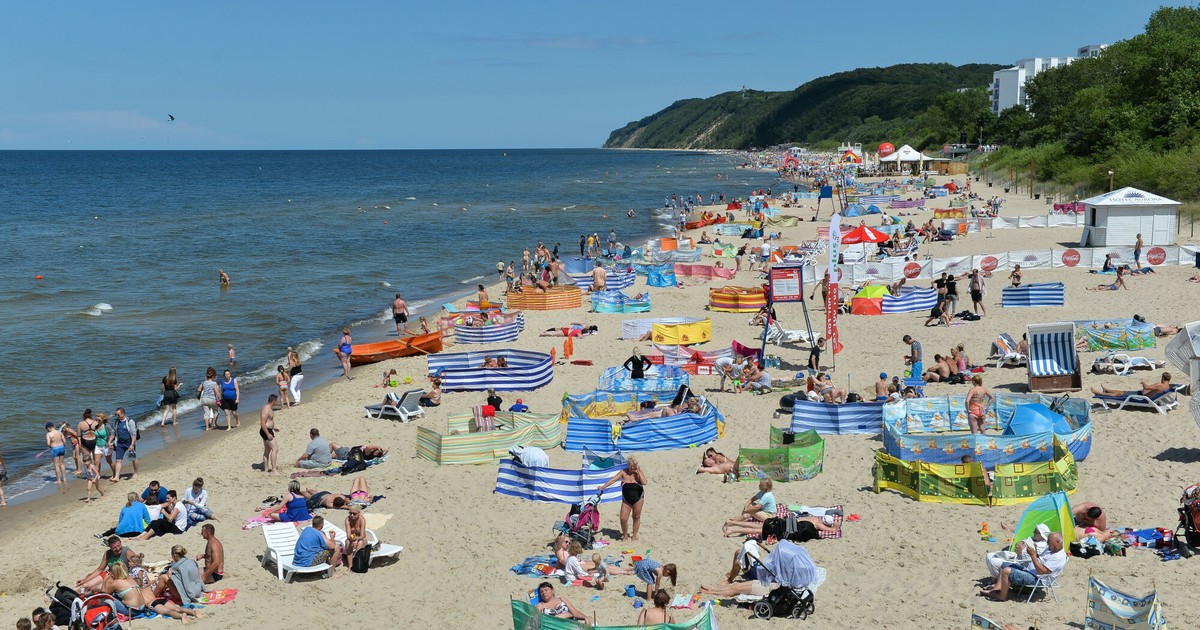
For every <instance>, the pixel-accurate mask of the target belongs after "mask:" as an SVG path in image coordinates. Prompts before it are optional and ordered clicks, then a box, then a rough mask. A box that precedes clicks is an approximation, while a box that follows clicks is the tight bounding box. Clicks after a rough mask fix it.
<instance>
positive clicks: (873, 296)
mask: <svg viewBox="0 0 1200 630" xmlns="http://www.w3.org/2000/svg"><path fill="white" fill-rule="evenodd" d="M885 295H887V287H885V286H883V285H879V284H868V285H867V286H865V287H863V288H862V289H859V291H858V293H855V294H854V297H852V298H850V314H851V315H882V314H883V296H885Z"/></svg>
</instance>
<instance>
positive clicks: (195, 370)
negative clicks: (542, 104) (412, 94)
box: [0, 149, 774, 500]
mask: <svg viewBox="0 0 1200 630" xmlns="http://www.w3.org/2000/svg"><path fill="white" fill-rule="evenodd" d="M733 160H734V158H733V157H731V156H718V155H705V154H697V153H683V152H641V151H605V150H598V149H578V150H576V149H563V150H523V151H498V150H480V151H236V152H234V151H230V152H223V151H206V152H189V151H178V152H152V151H122V152H105V151H89V152H55V151H7V152H0V220H3V225H4V226H5V227H6V228H7V229H5V230H4V231H3V232H2V233H0V265H2V266H3V268H4V269H5V270H6V273H5V274H3V275H2V276H0V312H2V313H3V314H4V317H2V318H0V334H2V335H3V337H4V338H6V339H8V340H9V342H8V343H7V344H4V345H3V346H0V366H2V369H3V373H4V375H5V376H4V378H3V379H0V455H3V456H4V458H5V460H6V461H7V463H8V466H9V469H10V475H11V477H12V480H11V481H10V482H9V484H8V485H7V486H6V492H7V494H8V495H9V497H10V500H11V498H12V497H14V496H18V495H21V494H23V493H28V492H33V491H35V490H37V489H39V488H40V487H42V486H44V485H45V483H46V480H47V479H50V480H51V481H52V480H53V477H52V472H50V471H49V468H48V462H47V461H46V460H45V458H42V459H35V455H36V454H38V453H39V452H41V451H42V450H44V448H45V447H44V441H45V438H44V429H43V428H42V425H43V424H44V423H45V422H47V421H55V422H62V421H70V422H71V423H72V424H76V423H78V421H79V418H80V414H81V412H82V410H83V409H84V408H92V409H94V410H96V411H103V412H105V413H109V412H111V410H113V409H114V408H116V407H118V406H124V407H125V408H126V410H127V411H128V413H129V414H130V415H131V416H133V417H135V418H137V419H138V420H139V422H140V423H141V424H142V426H144V427H150V426H151V425H155V426H157V411H156V409H155V405H156V400H157V398H158V395H159V387H160V381H161V379H162V377H163V376H164V375H165V374H166V371H167V368H169V367H171V366H175V367H177V368H178V371H179V376H180V380H181V381H182V382H183V388H182V390H181V393H182V394H183V396H182V401H181V404H180V407H179V409H180V411H181V412H183V411H185V410H192V409H194V408H195V406H196V402H197V401H196V400H195V395H194V391H195V387H196V385H197V384H198V383H199V382H200V381H201V380H202V379H203V373H204V369H205V368H206V367H208V366H213V367H215V368H217V369H218V370H220V369H222V368H223V367H224V366H225V364H226V363H227V354H226V344H228V343H232V344H234V346H235V348H236V352H237V359H238V368H239V369H240V374H239V375H238V377H239V380H240V382H241V384H242V387H243V392H244V393H243V397H242V399H243V403H242V407H243V409H244V410H249V413H250V414H253V410H254V409H257V406H258V404H257V403H250V402H249V401H256V400H260V399H261V398H262V397H263V396H265V394H266V392H267V391H268V389H269V388H273V383H271V381H270V380H269V379H271V378H272V377H273V374H274V366H275V365H277V364H279V363H282V362H283V357H284V356H285V351H286V348H287V346H289V345H290V346H293V347H295V348H296V349H297V351H299V352H300V353H301V356H302V357H303V358H304V360H305V362H306V363H305V384H304V387H305V388H308V387H312V386H314V385H316V384H317V383H318V382H320V381H321V380H324V379H327V378H329V375H331V374H334V373H336V372H337V369H336V367H335V363H336V362H335V361H334V359H333V356H332V354H331V353H330V352H329V351H328V349H327V348H328V346H329V345H330V344H332V343H334V342H335V341H336V338H337V334H338V331H339V330H340V328H341V327H342V326H345V325H350V326H352V327H353V328H354V335H355V337H356V341H357V342H368V341H376V340H379V339H380V338H381V337H383V336H384V335H385V334H386V331H387V330H388V329H389V328H390V317H385V311H386V310H387V308H388V305H389V304H390V301H391V298H392V296H393V294H394V293H395V292H397V291H401V292H403V293H404V295H405V297H406V298H407V299H408V300H409V305H410V307H411V308H412V309H413V310H414V311H421V312H429V311H432V310H433V309H435V308H436V307H437V305H440V304H441V303H442V302H444V301H447V300H448V299H452V298H454V297H458V296H461V295H463V294H465V293H467V292H468V291H469V290H470V289H472V288H473V285H474V284H476V283H480V282H484V283H488V284H491V283H492V282H493V281H494V279H495V277H496V273H495V264H496V261H497V260H499V259H500V258H501V257H502V258H504V259H506V260H517V261H519V260H520V256H521V249H522V248H523V247H526V246H528V247H531V248H532V246H533V245H534V244H535V243H536V241H537V240H538V239H541V240H543V241H544V242H545V243H546V244H547V245H548V246H553V244H554V243H555V242H561V243H562V251H563V252H564V254H566V255H570V254H571V253H572V252H577V251H578V241H579V235H580V234H583V233H587V232H596V233H599V234H600V235H602V236H606V235H607V233H608V230H609V229H610V228H615V229H616V231H617V234H618V237H619V238H620V239H621V240H622V241H630V242H631V243H633V244H634V245H635V246H636V244H638V243H641V242H643V241H645V239H646V238H647V237H649V236H651V235H656V234H660V233H662V232H663V230H664V229H665V228H668V227H669V226H670V225H671V219H670V217H669V216H666V215H664V214H663V213H661V212H651V211H650V210H652V209H660V208H661V207H662V205H663V200H664V198H667V197H669V196H670V195H671V194H672V193H678V194H689V195H695V194H697V193H699V194H702V195H703V196H704V198H705V199H706V200H707V198H708V196H709V194H710V193H712V192H717V193H725V194H726V195H736V194H744V192H745V191H746V190H747V189H748V188H749V187H751V186H769V185H771V183H772V182H773V181H774V179H773V178H772V177H770V176H769V175H768V174H763V173H757V172H752V171H743V170H735V169H734V168H733ZM718 173H723V174H725V175H727V176H729V178H730V179H728V180H722V181H717V180H715V177H714V176H715V175H716V174H718ZM629 208H636V209H638V216H637V218H635V219H629V218H627V217H626V215H625V213H626V210H627V209H629ZM604 215H607V216H608V217H609V218H607V219H606V218H603V217H604ZM218 269H224V270H225V271H226V273H228V274H229V275H230V277H231V278H232V285H231V286H230V287H229V288H228V289H221V288H220V287H219V286H218V283H217V272H218ZM39 275H40V276H41V279H40V280H38V279H37V276H39ZM385 322H386V323H385ZM268 386H269V387H268ZM180 422H181V424H182V425H183V426H182V427H181V429H180V431H175V430H168V431H167V432H163V433H162V434H160V433H159V432H158V431H157V430H153V431H151V430H147V431H144V432H143V433H144V436H143V437H144V440H145V442H144V444H143V446H144V447H152V446H154V445H155V444H162V443H164V442H166V443H170V442H174V441H176V440H178V439H181V438H185V437H187V436H188V435H193V434H195V433H197V432H198V427H200V426H201V424H202V423H201V421H200V419H199V415H198V414H197V413H195V412H194V411H193V412H191V413H189V414H187V416H186V417H181V418H180ZM126 469H128V467H126ZM71 470H73V468H72V466H71V464H70V463H69V462H68V472H70V471H71Z"/></svg>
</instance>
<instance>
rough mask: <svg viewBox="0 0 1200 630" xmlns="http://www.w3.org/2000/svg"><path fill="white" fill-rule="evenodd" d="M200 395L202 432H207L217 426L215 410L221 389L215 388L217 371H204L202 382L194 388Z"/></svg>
mask: <svg viewBox="0 0 1200 630" xmlns="http://www.w3.org/2000/svg"><path fill="white" fill-rule="evenodd" d="M196 392H197V393H199V394H200V406H201V407H203V408H204V430H205V431H208V430H209V429H212V428H213V427H214V426H216V424H217V409H218V408H219V407H218V404H219V403H220V393H221V389H220V387H218V386H217V370H216V369H214V368H212V367H209V368H208V369H207V370H205V371H204V382H202V383H200V384H199V385H197V386H196Z"/></svg>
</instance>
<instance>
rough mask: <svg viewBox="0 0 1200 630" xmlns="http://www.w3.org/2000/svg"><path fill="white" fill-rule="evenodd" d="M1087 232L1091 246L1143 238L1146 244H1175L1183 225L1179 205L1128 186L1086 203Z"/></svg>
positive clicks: (1131, 243)
mask: <svg viewBox="0 0 1200 630" xmlns="http://www.w3.org/2000/svg"><path fill="white" fill-rule="evenodd" d="M1082 203H1083V205H1084V208H1085V215H1084V223H1083V226H1084V228H1083V229H1084V233H1085V235H1086V237H1087V246H1088V247H1111V246H1114V245H1133V244H1134V243H1136V242H1137V235H1138V234H1141V235H1142V242H1143V243H1144V244H1145V245H1148V246H1149V245H1174V244H1175V230H1176V226H1178V225H1179V202H1178V201H1172V200H1170V199H1167V198H1166V197H1160V196H1158V195H1156V194H1154V193H1148V192H1146V191H1144V190H1138V189H1136V188H1130V187H1125V188H1121V189H1119V190H1113V191H1111V192H1106V193H1104V194H1103V195H1097V196H1095V197H1092V198H1091V199H1085V200H1083V202H1082Z"/></svg>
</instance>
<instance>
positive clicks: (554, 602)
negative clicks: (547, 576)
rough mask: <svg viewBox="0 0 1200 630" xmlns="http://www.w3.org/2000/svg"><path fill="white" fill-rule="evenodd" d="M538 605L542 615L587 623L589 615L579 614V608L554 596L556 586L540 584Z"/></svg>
mask: <svg viewBox="0 0 1200 630" xmlns="http://www.w3.org/2000/svg"><path fill="white" fill-rule="evenodd" d="M537 592H538V605H537V609H538V610H540V611H541V612H542V614H545V615H550V616H551V617H559V618H561V619H578V620H580V621H587V615H585V614H583V613H581V612H579V610H578V609H577V608H575V607H574V606H572V605H571V602H569V601H567V600H566V599H564V598H562V597H559V596H558V595H555V594H554V586H552V585H551V584H550V583H549V582H542V583H541V584H538V589H537Z"/></svg>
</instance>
